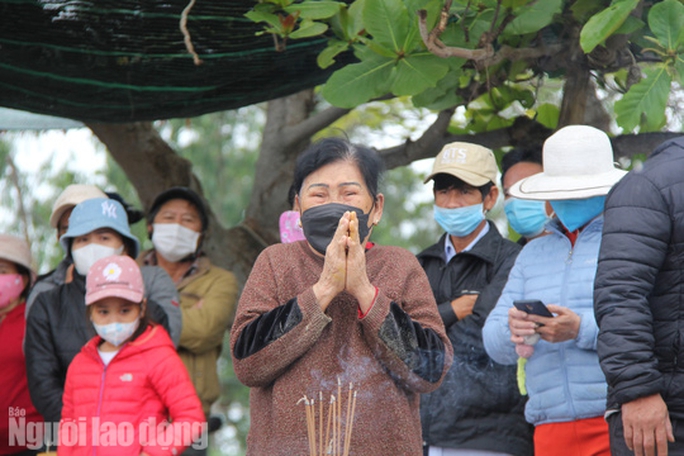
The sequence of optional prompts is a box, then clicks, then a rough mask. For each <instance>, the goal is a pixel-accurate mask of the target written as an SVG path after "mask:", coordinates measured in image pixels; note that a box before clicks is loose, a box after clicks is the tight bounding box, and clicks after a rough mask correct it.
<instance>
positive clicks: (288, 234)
mask: <svg viewBox="0 0 684 456" xmlns="http://www.w3.org/2000/svg"><path fill="white" fill-rule="evenodd" d="M304 239H306V237H304V231H302V227H301V225H300V224H299V212H297V211H285V212H283V213H282V214H280V241H281V242H282V243H283V244H287V243H288V242H295V241H303V240H304Z"/></svg>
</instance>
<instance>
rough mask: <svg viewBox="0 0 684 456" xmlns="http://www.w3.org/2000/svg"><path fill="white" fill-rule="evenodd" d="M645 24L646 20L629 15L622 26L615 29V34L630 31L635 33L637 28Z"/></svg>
mask: <svg viewBox="0 0 684 456" xmlns="http://www.w3.org/2000/svg"><path fill="white" fill-rule="evenodd" d="M645 25H646V24H645V23H644V21H642V20H641V19H638V18H636V17H634V16H632V15H630V16H627V19H626V20H625V22H624V23H623V24H622V25H621V26H620V28H618V29H617V30H615V33H614V35H629V34H630V33H634V32H636V31H637V30H641V29H642V28H644V26H645Z"/></svg>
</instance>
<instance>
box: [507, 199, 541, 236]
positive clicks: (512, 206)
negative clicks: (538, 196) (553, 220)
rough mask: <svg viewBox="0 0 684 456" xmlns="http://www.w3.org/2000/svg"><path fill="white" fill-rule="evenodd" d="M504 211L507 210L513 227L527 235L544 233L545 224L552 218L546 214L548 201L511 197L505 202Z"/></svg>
mask: <svg viewBox="0 0 684 456" xmlns="http://www.w3.org/2000/svg"><path fill="white" fill-rule="evenodd" d="M504 212H506V217H507V218H508V223H509V225H511V228H513V229H514V230H515V232H516V233H518V234H520V235H521V236H525V237H534V236H538V235H540V234H542V232H544V225H546V224H547V223H548V221H549V219H550V217H549V216H548V215H546V201H532V200H523V199H518V198H509V199H507V200H506V203H504Z"/></svg>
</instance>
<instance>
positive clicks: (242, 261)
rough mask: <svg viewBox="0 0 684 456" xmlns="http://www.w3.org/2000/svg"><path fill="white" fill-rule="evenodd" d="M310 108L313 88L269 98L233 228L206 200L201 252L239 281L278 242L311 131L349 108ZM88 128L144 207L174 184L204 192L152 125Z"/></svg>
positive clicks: (108, 125) (245, 277)
mask: <svg viewBox="0 0 684 456" xmlns="http://www.w3.org/2000/svg"><path fill="white" fill-rule="evenodd" d="M313 107H314V101H313V90H306V91H303V92H300V93H298V94H295V95H292V96H289V97H285V98H279V99H276V100H273V101H271V102H269V104H268V117H267V121H266V127H265V130H264V135H263V140H262V144H261V151H260V154H259V159H258V160H257V163H256V169H255V179H254V188H253V190H252V196H251V200H250V203H249V206H248V207H247V209H246V211H245V220H244V221H243V222H242V223H240V224H238V225H237V226H235V227H231V228H225V227H223V226H221V224H220V223H219V222H218V221H217V219H216V217H215V215H214V213H213V211H212V210H211V207H210V206H209V205H208V204H207V208H208V210H209V232H208V235H207V238H206V240H205V242H204V251H205V252H206V254H207V255H208V256H209V257H210V258H211V261H212V262H213V263H214V264H216V265H218V266H221V267H223V268H225V269H228V270H231V271H233V273H235V275H236V277H237V279H238V281H239V282H240V283H241V284H244V282H245V281H246V280H247V276H248V275H249V272H250V271H251V269H252V265H253V264H254V261H255V260H256V258H257V256H258V255H259V253H260V252H261V251H262V250H263V249H264V248H266V247H267V246H268V245H270V244H273V243H275V242H278V241H279V240H280V236H279V233H278V219H279V216H280V214H281V213H282V212H283V211H284V210H286V209H288V208H289V205H288V201H287V195H288V190H289V188H290V184H291V182H292V175H293V172H294V164H295V161H296V158H297V156H298V155H299V153H300V152H301V151H302V150H303V149H304V148H305V147H306V146H307V145H308V144H309V142H310V138H311V136H312V135H313V134H314V133H315V132H317V131H318V130H320V129H321V128H324V127H326V126H328V125H329V124H330V123H332V122H334V121H335V120H337V119H338V118H339V117H341V116H343V115H344V114H346V113H347V112H349V110H345V109H338V108H330V109H328V110H326V111H323V112H320V113H317V114H315V115H313V116H312V115H311V113H312V110H313ZM88 127H89V128H90V129H91V130H92V131H93V133H94V134H95V135H96V136H97V137H98V138H99V139H100V141H102V143H103V144H104V145H105V146H106V147H107V149H108V150H109V153H110V154H111V155H112V157H113V158H114V160H115V161H116V162H117V163H118V164H119V166H121V168H122V169H123V170H124V172H125V173H126V176H127V177H128V179H129V180H130V182H131V184H133V186H134V187H135V189H136V191H137V193H138V196H139V197H140V201H141V203H142V205H143V208H144V209H145V211H147V210H148V209H149V207H150V205H151V204H152V202H153V201H154V198H155V196H156V195H157V194H159V193H160V192H162V191H163V190H165V189H167V188H169V187H172V186H175V185H182V186H186V187H190V188H192V189H193V190H195V191H197V193H199V194H200V195H202V196H204V194H203V191H202V186H201V183H200V181H199V180H198V178H197V176H195V174H193V172H192V163H190V162H189V161H188V160H186V159H184V158H182V157H180V156H179V155H178V154H176V152H175V151H174V150H173V149H172V148H171V147H170V146H169V145H168V144H167V143H166V142H165V141H164V140H163V139H162V138H161V137H160V136H159V133H158V132H157V130H155V129H154V127H153V126H152V124H151V123H149V122H136V123H127V124H89V125H88ZM225 197H226V198H230V195H225ZM205 202H206V199H205Z"/></svg>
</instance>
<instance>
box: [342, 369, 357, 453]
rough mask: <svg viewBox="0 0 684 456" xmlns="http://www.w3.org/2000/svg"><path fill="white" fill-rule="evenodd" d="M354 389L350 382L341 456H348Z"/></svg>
mask: <svg viewBox="0 0 684 456" xmlns="http://www.w3.org/2000/svg"><path fill="white" fill-rule="evenodd" d="M353 388H354V385H353V384H352V383H351V382H350V383H349V393H348V394H347V416H346V421H345V423H344V452H343V453H342V455H343V456H349V443H350V441H351V432H350V431H351V420H352V414H351V405H352V390H353Z"/></svg>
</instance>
